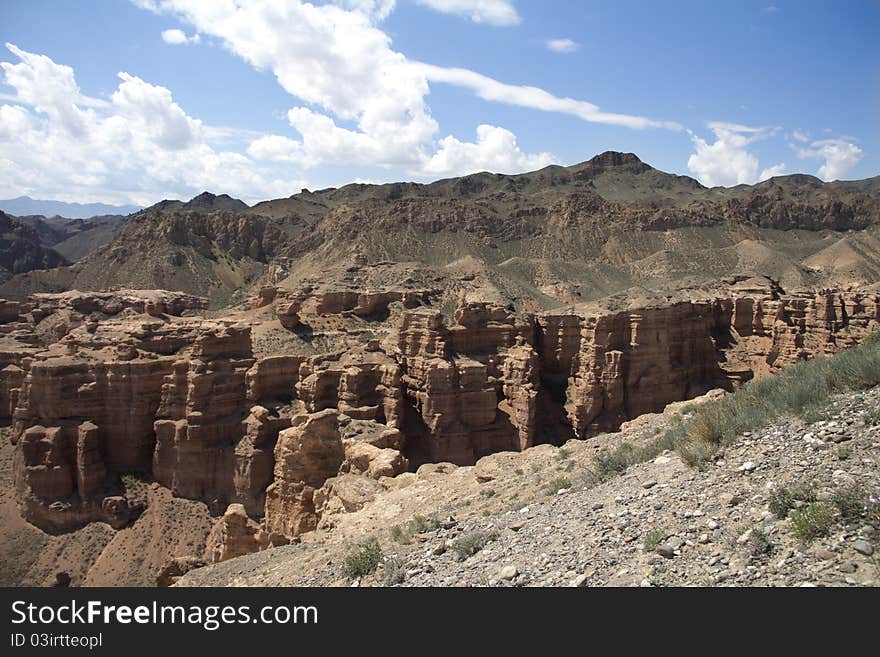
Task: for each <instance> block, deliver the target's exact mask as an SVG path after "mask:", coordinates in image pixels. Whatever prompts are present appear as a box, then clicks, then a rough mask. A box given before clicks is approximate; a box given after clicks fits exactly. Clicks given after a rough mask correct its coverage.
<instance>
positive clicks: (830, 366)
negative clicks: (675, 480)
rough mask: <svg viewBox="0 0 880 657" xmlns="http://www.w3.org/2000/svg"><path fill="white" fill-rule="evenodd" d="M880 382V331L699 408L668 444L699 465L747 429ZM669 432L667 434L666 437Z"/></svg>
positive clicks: (823, 404)
mask: <svg viewBox="0 0 880 657" xmlns="http://www.w3.org/2000/svg"><path fill="white" fill-rule="evenodd" d="M878 384H880V332H875V333H873V334H872V335H870V336H868V338H867V339H866V340H865V341H864V342H863V343H862V344H861V345H858V346H855V347H852V348H851V349H847V350H846V351H842V352H840V353H838V354H835V355H834V356H831V357H829V358H816V359H814V360H810V361H805V362H802V363H797V364H795V365H792V366H790V367H787V368H785V369H784V370H783V371H782V372H780V373H779V374H776V375H775V376H772V377H767V378H765V379H760V380H758V381H754V382H751V383H748V384H746V385H745V386H743V387H742V388H741V389H740V390H738V391H737V392H736V393H735V394H733V395H727V396H725V397H722V398H721V399H718V400H715V401H712V402H708V403H707V404H704V405H703V406H701V407H700V408H699V409H698V410H697V411H696V412H695V414H694V416H693V418H692V419H691V420H690V422H688V423H686V424H685V425H684V429H683V431H682V430H678V429H672V430H671V431H670V432H669V433H671V434H673V435H672V436H670V440H672V442H674V443H675V444H676V449H677V451H678V453H679V454H680V455H681V457H682V459H683V460H684V461H685V462H686V463H688V464H690V465H695V466H699V465H700V464H701V463H703V462H705V461H706V460H708V459H710V458H712V456H714V454H715V453H716V452H717V451H718V450H719V449H720V448H722V447H723V446H724V445H728V444H730V443H731V442H733V440H735V438H736V436H738V435H740V434H742V433H743V432H745V431H752V432H754V431H760V430H761V429H763V428H764V427H765V426H767V425H768V424H770V423H771V422H772V421H774V420H775V419H777V418H779V417H782V416H785V415H799V416H803V415H805V414H806V413H808V412H811V411H816V410H817V409H821V408H825V407H826V406H827V403H828V398H829V397H830V396H831V395H833V394H835V393H840V392H846V391H851V390H863V389H866V388H870V387H873V386H875V385H878ZM668 435H669V434H667V436H668Z"/></svg>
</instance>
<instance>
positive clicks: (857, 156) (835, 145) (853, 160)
mask: <svg viewBox="0 0 880 657" xmlns="http://www.w3.org/2000/svg"><path fill="white" fill-rule="evenodd" d="M863 154H864V152H863V151H862V149H861V148H859V147H858V146H856V145H855V144H853V143H852V142H851V141H847V139H845V138H838V139H822V140H820V141H814V142H811V143H810V144H809V146H808V147H806V148H802V149H799V150H798V156H799V157H801V158H814V157H821V158H824V159H825V164H823V165H822V166H820V167H819V170H818V171H817V172H816V175H817V176H819V177H820V178H822V180H843V179H844V178H846V177H847V175H849V172H850V171H852V170H853V168H854V167H855V166H856V164H858V163H859V160H861V159H862V155H863Z"/></svg>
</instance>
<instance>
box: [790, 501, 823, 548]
mask: <svg viewBox="0 0 880 657" xmlns="http://www.w3.org/2000/svg"><path fill="white" fill-rule="evenodd" d="M833 526H834V507H833V506H832V505H831V504H829V503H828V502H813V503H812V504H808V505H807V506H805V507H803V508H801V509H795V510H794V511H792V513H791V532H792V534H793V535H794V536H795V538H797V539H798V540H799V541H801V542H803V543H809V542H810V541H812V540H813V539H816V538H819V537H820V536H825V535H827V534H828V533H829V532H830V531H831V528H832V527H833Z"/></svg>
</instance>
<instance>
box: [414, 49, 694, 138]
mask: <svg viewBox="0 0 880 657" xmlns="http://www.w3.org/2000/svg"><path fill="white" fill-rule="evenodd" d="M419 66H420V67H421V70H422V71H424V73H425V77H426V78H427V79H428V80H430V81H432V82H444V83H447V84H452V85H455V86H458V87H465V88H467V89H470V90H471V91H473V92H474V93H475V94H476V95H477V96H479V97H480V98H482V99H484V100H491V101H495V102H499V103H504V104H507V105H517V106H519V107H528V108H530V109H537V110H543V111H545V112H559V113H562V114H570V115H572V116H576V117H578V118H579V119H583V120H584V121H589V122H591V123H604V124H607V125H618V126H623V127H626V128H636V129H639V128H666V129H669V130H681V126H680V125H679V124H678V123H675V122H673V121H655V120H653V119H648V118H646V117H643V116H633V115H630V114H614V113H610V112H603V111H601V110H600V109H599V107H598V106H597V105H594V104H593V103H588V102H586V101H583V100H575V99H573V98H559V97H558V96H554V95H553V94H550V93H549V92H547V91H545V90H543V89H541V88H539V87H531V86H525V85H521V86H519V85H513V84H505V83H504V82H499V81H498V80H495V79H493V78H490V77H487V76H485V75H482V74H480V73H476V72H475V71H470V70H468V69H464V68H442V67H440V66H432V65H430V64H419Z"/></svg>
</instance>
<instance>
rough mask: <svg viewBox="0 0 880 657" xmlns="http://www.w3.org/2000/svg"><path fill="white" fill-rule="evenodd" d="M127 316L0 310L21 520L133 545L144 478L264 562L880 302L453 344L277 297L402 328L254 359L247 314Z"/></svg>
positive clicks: (831, 344)
mask: <svg viewBox="0 0 880 657" xmlns="http://www.w3.org/2000/svg"><path fill="white" fill-rule="evenodd" d="M163 294H166V293H163ZM132 295H133V293H132V294H129V293H124V294H123V293H108V294H107V295H90V294H80V293H76V294H69V295H47V296H45V297H41V298H38V299H36V301H35V305H34V306H33V307H31V306H27V307H25V306H18V307H16V308H15V309H14V310H13V309H11V306H10V309H7V310H8V312H6V311H4V310H3V308H4V304H2V303H0V311H3V312H6V314H5V315H0V317H2V318H12V319H10V320H9V321H7V322H6V323H5V324H0V326H4V327H7V328H10V327H16V328H14V329H10V330H9V331H7V332H3V331H0V365H2V367H0V414H2V413H3V412H4V409H5V410H6V412H11V416H12V419H13V432H12V436H13V440H14V441H17V446H16V455H15V465H14V468H15V479H16V486H17V489H18V491H19V499H20V500H21V505H22V511H23V513H24V516H25V517H26V518H27V519H28V520H30V521H31V522H34V523H36V524H39V525H40V526H42V527H45V528H51V529H64V528H69V527H71V526H74V525H76V524H80V523H83V522H88V521H90V520H94V519H98V518H101V519H105V520H108V521H109V522H112V523H113V524H114V526H121V525H123V524H124V523H125V522H126V521H127V519H128V518H129V516H130V515H131V513H132V508H131V507H132V504H131V503H130V501H129V500H127V499H126V498H125V497H124V496H121V495H118V494H117V493H118V492H119V488H120V487H119V485H118V477H119V475H120V474H121V473H125V472H127V471H131V470H140V471H144V472H149V473H151V474H152V476H153V477H154V478H155V479H156V481H158V482H160V483H161V484H163V485H165V486H167V487H168V488H170V489H171V490H172V491H173V492H174V493H175V494H177V495H180V496H184V497H190V498H194V499H200V500H203V501H205V502H208V503H209V504H213V505H214V507H213V508H215V509H217V510H218V512H219V511H220V510H222V509H224V508H226V505H227V504H228V503H229V502H233V503H236V504H240V505H241V509H242V510H243V511H242V513H244V514H246V515H247V516H250V517H251V518H259V517H260V516H263V515H264V516H265V517H264V520H263V525H262V527H261V529H260V531H262V532H263V533H264V534H265V537H270V538H265V537H262V535H261V538H259V539H257V538H255V537H256V536H257V530H256V529H254V527H256V525H255V524H254V523H253V521H250V520H247V519H246V518H245V522H244V524H242V523H241V522H239V520H240V518H239V516H240V515H241V513H239V512H238V508H239V507H236V509H235V511H236V513H235V514H233V515H234V516H235V518H232V516H230V520H229V522H227V523H226V525H228V527H226V525H224V527H226V529H225V530H223V531H225V532H226V534H224V535H225V536H226V538H222V539H218V545H225V546H226V547H222V548H219V549H220V550H221V552H223V551H224V550H225V552H223V553H224V554H231V553H234V552H236V551H237V550H239V549H240V548H237V547H234V546H233V544H235V543H236V541H239V539H238V538H235V537H236V536H239V534H241V532H238V530H240V529H241V528H242V527H245V528H246V529H247V532H245V533H248V532H250V535H251V537H250V538H247V540H244V539H242V541H243V542H241V541H239V542H240V543H241V544H242V545H244V544H245V543H247V544H248V545H251V547H253V541H257V543H259V545H261V546H265V545H268V544H272V543H277V542H279V541H281V540H283V539H282V538H281V537H282V536H285V537H289V538H295V537H297V536H299V535H300V534H302V533H304V532H308V531H312V530H314V529H316V528H317V527H319V526H320V527H329V526H331V525H332V524H333V520H332V515H333V514H335V513H340V512H345V511H350V510H352V509H354V508H357V507H358V505H362V504H364V503H366V501H367V500H369V499H370V496H371V495H372V494H373V493H372V491H374V490H377V489H376V486H378V485H380V484H378V480H380V479H382V480H383V481H387V479H385V478H387V477H394V476H396V475H399V474H400V473H402V472H404V471H405V470H407V469H409V470H414V469H416V468H418V467H419V466H420V465H422V464H424V463H428V462H441V461H442V462H451V463H456V464H473V463H475V462H476V461H477V460H478V459H480V458H481V457H484V456H486V455H489V454H494V453H497V452H502V451H519V450H523V449H526V448H528V447H530V446H532V445H535V444H539V443H542V442H554V443H557V444H561V443H562V442H563V441H565V440H567V439H570V438H575V437H576V438H589V437H590V436H591V435H594V434H595V433H597V432H602V431H612V430H615V429H617V428H618V427H619V426H620V424H621V423H622V422H624V421H627V420H630V419H632V418H633V417H635V416H637V415H640V414H642V413H647V412H654V411H658V410H661V409H662V408H663V407H664V406H665V405H666V404H668V403H670V402H673V401H679V400H683V399H687V398H690V397H692V396H695V395H699V394H701V393H703V392H705V391H706V390H709V389H711V388H718V387H723V388H726V389H733V388H735V387H736V386H738V385H740V384H741V383H743V382H744V381H748V380H749V379H751V378H753V377H755V376H764V375H767V374H769V373H772V372H774V371H776V370H778V369H779V368H780V367H782V366H784V365H787V364H790V363H793V362H796V361H797V360H800V359H803V358H806V357H810V356H816V355H823V354H830V353H833V352H835V351H838V350H840V349H843V348H845V347H848V346H851V345H853V344H855V343H857V342H858V341H860V340H861V339H862V338H863V337H864V336H865V335H867V333H868V332H870V331H872V330H875V329H876V328H877V327H878V326H880V298H878V295H876V294H863V293H858V292H839V291H834V290H822V291H818V292H815V293H809V294H796V295H785V294H783V293H782V291H781V290H779V289H778V287H776V286H774V285H772V284H768V282H767V281H765V280H759V279H751V280H745V281H738V282H734V285H733V286H732V288H731V289H730V290H729V291H728V292H726V293H725V292H720V293H718V294H717V295H716V296H714V297H711V298H706V299H704V300H689V301H681V302H676V303H668V302H662V303H661V302H658V303H653V304H644V305H643V307H638V308H629V309H614V310H602V309H598V310H595V311H589V312H588V311H586V310H582V311H580V312H577V311H574V310H572V311H569V312H566V313H553V312H549V313H543V314H540V315H538V316H534V317H533V316H525V317H515V316H514V315H512V314H511V313H510V311H509V310H508V309H506V308H503V307H500V306H495V305H492V304H487V303H467V304H464V305H462V306H461V307H460V308H458V310H457V311H456V313H455V318H454V322H452V323H451V325H450V326H447V325H446V323H445V321H444V318H443V315H442V314H441V313H440V312H438V311H437V310H434V309H431V308H427V307H417V308H409V309H407V308H406V306H408V305H410V306H418V305H420V304H424V303H426V302H427V300H428V298H427V297H425V296H421V295H420V294H416V295H415V296H413V297H411V296H407V295H405V294H402V293H399V292H389V293H387V294H385V293H382V294H380V293H375V294H374V293H369V294H365V295H362V294H357V295H349V294H348V293H346V294H341V293H340V294H339V295H335V296H334V295H316V294H303V295H299V296H298V297H294V296H293V295H291V294H290V293H286V292H281V291H276V292H275V293H274V294H273V295H272V296H271V300H269V301H267V302H266V303H274V304H275V306H274V307H275V310H276V314H278V312H279V308H281V307H282V305H283V304H284V303H290V304H294V303H295V304H297V309H298V310H297V311H296V313H295V314H298V315H299V314H300V312H302V316H301V317H300V318H298V319H297V325H298V322H300V321H301V320H302V319H303V318H308V321H313V320H314V318H315V317H317V315H316V313H318V312H319V311H321V312H327V313H331V312H335V313H340V314H347V315H351V316H352V317H357V319H354V320H352V319H351V317H348V319H347V321H348V320H351V321H354V322H361V321H362V319H361V318H360V317H359V316H360V315H363V316H365V317H367V316H369V317H376V316H383V315H384V313H386V312H389V313H390V312H391V311H392V310H393V315H391V321H393V323H395V324H396V329H395V330H393V331H392V332H391V333H389V334H388V335H387V336H386V337H385V338H383V339H382V340H381V341H379V340H374V341H369V342H367V343H365V344H360V345H359V346H357V347H356V348H352V349H349V350H346V351H340V352H337V353H330V354H322V355H317V356H304V355H288V354H278V355H273V356H271V357H268V358H262V359H259V360H255V359H254V358H253V353H252V347H251V336H250V331H251V329H250V326H249V325H248V324H247V322H248V321H250V317H251V316H250V315H242V316H239V317H237V318H235V319H234V320H230V321H218V320H207V319H198V318H184V317H175V316H171V315H170V314H169V311H171V310H173V311H175V312H177V311H180V312H188V311H191V310H192V309H193V308H195V307H197V306H198V304H199V303H200V301H199V300H198V299H195V298H192V299H186V298H183V299H181V300H177V301H175V300H174V299H173V298H170V299H169V298H165V297H163V296H162V295H159V297H158V299H157V298H152V297H150V295H148V294H140V293H139V296H138V295H133V297H132V298H133V300H132V298H129V297H130V296H132ZM151 299H152V300H151ZM193 299H195V300H193ZM267 299H268V297H267ZM395 303H399V304H400V305H398V306H390V305H389V304H395ZM41 304H42V305H41ZM126 304H127V305H126ZM279 304H281V305H279ZM160 305H161V310H162V311H163V312H161V313H160V312H159V311H160ZM261 307H262V306H255V308H257V309H259V308H261ZM151 312H152V313H156V316H149V315H148V313H151ZM262 312H264V313H265V314H268V313H266V311H262ZM285 312H286V311H285ZM95 313H97V315H98V316H100V321H92V319H91V317H92V315H93V314H95ZM283 314H284V312H281V313H280V314H279V315H278V316H279V317H281V316H282V315H283ZM13 315H15V316H14V317H13ZM159 315H161V316H159ZM35 317H36V318H39V319H41V320H42V321H41V322H40V324H39V328H38V325H37V324H35V323H34V322H35V320H34V318H35ZM331 320H332V318H331V319H328V320H327V321H331ZM389 323H390V322H389ZM19 325H20V326H19ZM233 521H234V522H233ZM230 523H231V524H230ZM233 525H234V526H233ZM239 525H241V526H239ZM233 530H235V531H233ZM251 530H253V531H251ZM218 531H219V530H218ZM236 532H238V534H237V533H236ZM221 534H222V531H221ZM243 535H244V534H241V536H243ZM273 536H274V537H275V538H271V537H273ZM239 538H240V536H239ZM251 539H253V540H251ZM241 549H244V548H241Z"/></svg>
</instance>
